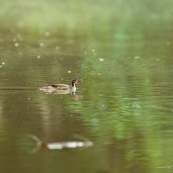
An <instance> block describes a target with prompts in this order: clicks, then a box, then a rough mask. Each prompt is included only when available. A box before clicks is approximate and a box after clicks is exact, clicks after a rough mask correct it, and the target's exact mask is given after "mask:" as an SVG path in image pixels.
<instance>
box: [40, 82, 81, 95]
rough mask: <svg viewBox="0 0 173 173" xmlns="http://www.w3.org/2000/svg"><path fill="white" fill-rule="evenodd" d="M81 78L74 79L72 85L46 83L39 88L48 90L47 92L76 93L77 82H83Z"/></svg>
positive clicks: (44, 90)
mask: <svg viewBox="0 0 173 173" xmlns="http://www.w3.org/2000/svg"><path fill="white" fill-rule="evenodd" d="M81 82H82V80H81V79H73V80H72V82H71V85H67V84H46V85H45V86H43V87H42V88H39V90H41V91H43V92H46V93H57V94H68V93H71V92H73V93H75V92H76V86H75V84H76V83H81Z"/></svg>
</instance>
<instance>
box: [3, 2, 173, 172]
mask: <svg viewBox="0 0 173 173" xmlns="http://www.w3.org/2000/svg"><path fill="white" fill-rule="evenodd" d="M117 3H118V1H117ZM120 4H121V3H120ZM120 4H119V5H120ZM121 5H122V6H123V3H122V4H121ZM142 5H144V4H141V6H140V5H139V7H135V9H136V11H135V12H133V11H126V14H127V16H128V17H127V16H126V14H121V13H120V11H119V13H118V14H121V15H120V16H121V17H122V18H121V17H120V16H119V17H120V18H121V22H120V21H119V20H118V19H119V17H117V15H115V14H114V13H113V11H111V12H110V13H105V15H103V16H105V17H104V18H103V19H99V20H98V25H96V23H95V19H94V16H95V13H94V12H93V11H92V13H91V14H90V15H89V19H88V18H86V22H87V24H88V25H87V24H85V25H81V26H80V27H77V26H76V25H74V26H73V25H72V24H71V25H72V26H71V25H70V26H68V24H69V23H68V24H67V26H63V27H62V26H61V27H59V26H56V28H54V29H52V30H51V31H49V29H50V27H49V29H47V28H46V29H45V28H43V29H42V30H40V31H37V30H30V29H28V28H30V27H28V26H26V28H25V27H23V25H22V24H21V23H20V22H19V23H18V24H17V26H16V25H14V24H11V25H10V27H7V28H5V26H3V27H1V28H0V52H1V54H0V172H3V173H6V172H13V173H23V172H25V173H33V172H42V173H48V172H49V173H57V172H61V173H69V172H70V173H102V172H104V173H114V172H119V173H124V172H129V173H135V172H136V173H139V172H140V173H146V172H147V173H155V172H157V173H158V172H164V171H168V170H171V169H172V168H173V155H172V144H173V125H172V124H173V88H172V85H173V82H172V77H173V65H172V64H173V58H172V56H173V55H172V52H173V51H172V50H173V47H172V44H173V36H172V27H173V25H172V24H171V21H172V19H171V18H169V15H168V14H167V13H166V12H162V13H160V14H159V13H158V12H160V11H157V10H156V9H159V7H158V8H154V7H153V8H154V10H155V11H152V10H151V9H150V11H149V14H148V17H147V16H145V15H142V14H143V13H142V12H143V11H145V8H144V9H143V8H142V7H149V6H150V5H151V4H145V5H146V6H145V5H144V6H142ZM97 7H99V6H93V7H92V8H93V9H95V10H96V11H97V12H100V13H99V14H102V10H103V8H97ZM102 7H103V6H102ZM108 7H109V6H108ZM124 7H126V6H124ZM140 7H141V8H140ZM105 8H107V7H105ZM138 8H139V12H138V10H137V9H138ZM165 8H166V9H167V10H168V11H169V5H168V6H166V7H165ZM72 9H73V8H72ZM84 9H85V8H84ZM130 9H133V8H132V7H131V8H130ZM140 9H141V10H143V11H142V12H141V13H140ZM78 10H79V9H78ZM81 10H82V8H81ZM99 10H101V11H99ZM78 12H79V14H82V11H78ZM71 13H72V14H73V17H74V16H75V15H74V14H76V13H73V10H72V12H70V14H71ZM138 13H139V14H141V19H140V16H138V15H134V14H138ZM12 14H13V13H12ZM79 14H78V15H77V16H80V15H79ZM112 14H114V15H115V16H112ZM1 15H2V14H1ZM133 15H134V16H133ZM125 16H126V17H125ZM61 17H62V16H61ZM61 17H59V18H61ZM85 17H86V16H85ZM95 17H96V16H95ZM116 17H117V18H116ZM133 17H134V18H133ZM62 18H63V17H62ZM67 18H68V17H67ZM67 18H65V19H67ZM74 19H76V18H75V17H74V18H73V19H71V20H72V21H75V22H76V20H74ZM90 19H92V20H91V21H90ZM109 19H110V20H109ZM9 21H10V20H9ZM77 21H78V20H77ZM28 22H30V21H28ZM78 22H79V23H80V24H83V23H81V21H80V20H79V21H78ZM102 22H103V25H102V26H103V27H99V26H101V23H102ZM76 23H77V22H76ZM29 24H30V25H31V23H29ZM18 25H19V26H18ZM21 26H22V27H21ZM4 28H5V29H4ZM31 28H32V27H31ZM74 77H78V78H81V79H83V83H81V84H78V85H77V92H76V93H75V95H72V94H46V93H44V92H41V91H39V90H38V88H39V87H42V86H44V85H45V84H48V83H51V84H52V83H64V84H70V83H71V80H72V79H73V78H74ZM28 134H31V135H35V136H37V137H39V138H40V139H41V140H43V141H44V142H45V143H47V144H49V143H54V142H55V143H58V142H60V143H61V142H69V141H75V142H79V141H83V142H84V143H85V142H87V141H91V142H93V146H88V147H81V148H73V149H72V148H71V149H62V150H51V149H50V148H46V147H41V148H40V149H39V150H35V149H36V143H35V141H34V140H33V139H32V138H31V137H29V136H28ZM85 139H86V140H85Z"/></svg>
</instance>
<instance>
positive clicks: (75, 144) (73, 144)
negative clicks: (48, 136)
mask: <svg viewBox="0 0 173 173" xmlns="http://www.w3.org/2000/svg"><path fill="white" fill-rule="evenodd" d="M28 137H30V138H31V139H33V140H34V141H35V142H36V148H35V149H34V150H33V152H36V151H38V150H40V149H43V148H46V149H49V150H63V149H74V148H82V147H91V146H93V142H91V141H89V140H88V139H86V138H84V137H82V138H83V139H84V140H85V141H67V142H54V143H45V142H43V141H42V140H41V139H39V138H38V137H37V136H35V135H31V134H28Z"/></svg>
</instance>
